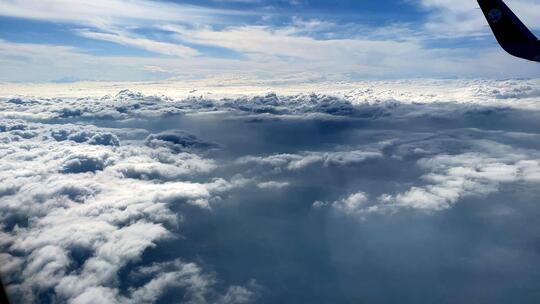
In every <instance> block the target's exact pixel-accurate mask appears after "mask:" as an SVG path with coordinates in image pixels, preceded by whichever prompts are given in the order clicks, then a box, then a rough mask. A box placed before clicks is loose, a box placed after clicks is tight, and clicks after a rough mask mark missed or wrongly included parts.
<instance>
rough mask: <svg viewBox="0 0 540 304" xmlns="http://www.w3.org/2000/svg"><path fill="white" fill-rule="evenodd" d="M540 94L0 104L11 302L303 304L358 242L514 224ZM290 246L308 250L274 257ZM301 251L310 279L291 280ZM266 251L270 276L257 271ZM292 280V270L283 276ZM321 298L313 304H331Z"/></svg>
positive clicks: (527, 89)
mask: <svg viewBox="0 0 540 304" xmlns="http://www.w3.org/2000/svg"><path fill="white" fill-rule="evenodd" d="M537 83H538V80H534V79H532V80H504V81H493V80H444V81H443V80H415V81H375V82H367V81H366V82H361V83H354V84H339V85H335V86H329V87H319V89H318V90H315V91H316V92H317V93H313V94H306V93H298V92H297V91H294V90H292V89H290V88H289V87H285V88H283V90H284V91H283V93H280V92H279V90H277V89H279V88H276V91H277V92H276V93H269V94H258V93H257V94H255V93H254V94H253V95H251V96H242V97H231V96H232V95H228V96H218V95H219V94H217V93H216V94H215V95H213V94H208V95H206V96H200V97H193V96H192V97H189V98H180V97H178V98H177V97H167V96H162V95H160V94H158V93H157V92H156V91H152V92H151V93H146V92H145V93H142V92H138V91H137V90H135V89H133V90H122V91H120V92H119V93H117V94H115V93H116V91H118V89H119V88H124V87H126V86H128V85H126V84H125V83H124V84H122V85H121V86H119V85H118V84H109V86H105V87H104V88H105V89H104V90H112V89H114V91H113V92H114V93H112V94H109V95H107V96H104V97H81V96H79V97H77V96H75V97H32V96H14V97H3V98H0V110H1V111H0V112H1V113H2V114H1V115H2V117H3V118H2V119H0V222H1V223H2V224H1V225H0V251H2V253H1V254H0V273H1V274H2V279H3V280H4V282H6V283H7V285H8V289H9V292H10V295H13V297H15V299H17V300H20V301H22V302H32V301H37V300H41V299H45V301H47V300H49V299H51V301H52V299H54V300H55V301H58V302H72V303H92V301H95V300H96V299H99V300H100V301H105V302H110V303H135V302H148V303H151V302H156V301H158V302H159V301H167V300H168V299H171V298H173V297H176V298H181V299H182V300H183V301H185V302H188V303H249V302H257V301H258V300H259V299H260V300H261V301H265V300H268V301H272V300H274V299H278V300H279V299H282V298H279V297H280V296H281V295H283V297H287V296H290V295H291V294H292V292H291V291H290V289H291V288H290V287H291V286H292V287H295V289H294V293H297V292H298V293H301V294H304V293H305V294H309V295H310V296H312V293H311V292H309V291H308V292H306V289H301V288H296V287H298V286H300V285H302V286H306V285H308V286H309V290H314V289H313V288H312V287H320V288H322V287H321V286H322V285H319V284H321V283H320V282H324V284H323V285H325V286H326V285H327V282H328V276H327V273H325V272H324V271H323V272H319V271H320V269H323V268H325V267H326V266H328V265H330V266H328V267H333V266H332V265H334V266H335V264H332V263H334V261H335V259H333V258H334V257H338V258H339V257H340V256H339V255H335V252H331V253H329V255H326V254H327V253H326V251H325V250H330V251H332V250H334V249H335V248H334V247H332V246H343V247H347V252H348V254H350V255H351V256H354V257H355V258H354V259H353V260H355V261H356V260H359V259H357V257H358V255H357V254H358V253H359V252H360V251H358V249H357V248H356V247H354V246H349V245H350V244H349V242H343V235H344V234H347V233H350V235H351V238H350V240H352V239H354V241H353V242H351V243H354V242H361V244H359V243H357V244H356V245H361V246H357V247H362V250H364V249H365V248H366V247H365V246H364V245H365V244H364V243H363V240H361V239H362V238H356V236H357V235H355V234H354V231H358V230H362V233H363V234H364V231H373V230H369V229H375V230H377V231H380V228H381V227H383V226H384V229H382V230H384V234H385V235H389V234H392V233H387V232H388V231H390V232H396V231H397V232H399V233H401V232H402V230H405V232H406V233H409V232H411V231H413V232H414V231H415V229H416V228H419V227H420V228H422V229H420V230H422V231H425V230H424V229H425V227H423V226H422V225H421V226H415V227H412V228H411V227H410V226H408V225H410V223H411V221H409V219H411V218H409V217H407V216H409V215H411V214H413V215H414V216H418V215H421V216H419V217H422V218H423V219H424V218H430V219H431V220H434V221H436V220H437V219H439V218H444V219H445V220H446V219H448V217H445V216H451V217H452V218H454V219H455V218H458V216H455V215H456V213H455V212H459V209H461V208H455V207H456V206H457V205H458V204H462V205H463V207H465V206H466V205H468V207H470V208H473V209H474V208H476V209H478V210H479V211H478V213H482V216H486V217H490V216H492V214H497V216H510V215H508V214H514V213H517V211H514V209H513V208H514V206H511V205H504V206H503V207H504V208H503V207H501V206H500V205H502V204H503V203H501V202H503V201H504V204H506V202H507V201H509V199H508V197H510V198H517V199H518V200H521V201H520V202H521V203H523V202H524V201H525V202H528V201H530V199H529V198H532V197H536V192H535V189H536V188H535V185H536V184H537V183H538V182H539V181H540V161H539V160H540V155H539V154H538V148H539V145H538V144H537V143H538V142H539V139H540V135H539V134H537V133H538V132H537V121H538V109H539V108H538V104H537V98H538V92H537V90H536V89H535V88H536V87H537ZM92 85H96V84H92ZM161 85H163V86H161ZM175 85H176V84H175V83H167V84H160V83H158V84H156V83H154V84H152V85H150V86H152V87H154V86H156V87H159V88H160V89H159V90H162V89H163V88H165V89H163V91H165V90H166V89H167V88H169V89H170V88H171V86H175ZM64 88H65V87H64ZM111 88H112V89H111ZM303 88H304V87H301V89H302V90H303ZM317 88H318V85H317V86H316V87H315V89H317ZM190 89H191V88H190ZM241 89H242V90H243V89H244V88H241ZM249 89H254V90H258V89H260V88H249ZM246 90H247V89H246ZM264 90H265V91H267V90H268V88H265V89H264ZM289 90H290V91H289ZM298 90H300V89H298ZM141 91H143V92H144V86H143V89H142V90H141ZM306 91H308V92H309V90H306ZM98 92H100V93H101V92H102V91H100V90H98ZM171 92H174V91H172V90H171ZM70 94H72V93H70ZM77 94H80V93H77ZM92 94H97V93H95V92H92ZM233 95H234V94H233ZM134 127H136V128H138V129H134ZM141 128H145V129H141ZM176 128H182V130H179V129H176ZM293 131H294V132H293ZM195 134H197V135H195ZM199 134H206V136H208V137H205V136H202V135H199ZM291 136H294V137H291ZM298 138H301V140H298ZM214 140H215V141H218V142H214ZM246 142H248V143H249V145H246V144H245V143H246ZM216 148H218V149H216ZM487 198H489V199H487ZM267 202H270V203H268V204H267ZM313 202H315V203H313ZM464 202H468V203H469V202H470V204H463V203H464ZM516 204H518V203H516ZM469 205H470V206H469ZM460 207H461V206H460ZM516 208H518V206H516ZM523 208H524V207H523ZM476 209H475V210H476ZM523 210H525V209H523ZM523 210H521V211H523ZM328 211H329V212H328ZM469 211H470V210H468V211H467V212H469ZM521 211H520V212H521ZM314 212H317V213H322V214H324V213H325V212H328V214H329V215H332V216H313V213H314ZM471 212H472V211H471ZM475 212H476V211H475ZM513 212H514V213H513ZM523 212H524V211H523ZM433 213H437V214H438V216H436V217H430V215H432V214H433ZM472 213H474V212H472ZM524 213H525V212H524ZM457 214H458V215H459V213H457ZM501 214H503V215H501ZM336 215H337V216H340V215H346V216H350V217H352V218H353V219H356V218H360V219H365V221H356V220H352V221H344V220H343V218H339V219H340V220H339V221H335V218H334V217H333V216H336ZM390 215H392V216H393V217H390ZM261 216H263V217H264V220H261ZM520 216H521V215H520ZM396 218H398V219H399V220H401V219H404V220H406V222H407V225H404V226H395V225H398V224H395V222H399V220H397V221H395V219H396ZM371 219H373V221H371ZM516 219H518V220H521V218H520V217H517V215H516V217H512V218H511V220H509V218H506V220H508V222H507V224H508V223H510V224H511V223H513V222H512V221H513V220H516ZM285 221H286V222H287V225H285V226H284V229H286V230H285V233H283V231H282V230H278V231H277V232H276V224H277V225H279V226H280V227H283V225H282V223H283V222H285ZM231 222H240V223H241V225H236V226H235V225H232V226H231V225H228V223H231ZM366 222H369V224H366ZM374 222H377V223H376V224H375V226H369V225H372V224H373V223H374ZM389 222H392V224H391V225H390V226H385V225H388V223H389ZM502 222H505V221H502ZM223 224H225V225H228V226H227V229H224V228H223V226H221V225H223ZM405 226H406V227H405ZM432 226H433V225H432V224H431V223H430V225H429V227H432ZM435 226H437V227H439V226H438V225H435ZM246 227H247V228H251V227H255V228H257V229H246ZM336 227H337V228H336ZM374 227H375V228H374ZM396 227H398V228H400V229H397V228H396ZM460 227H462V226H460ZM259 228H260V229H259ZM289 229H290V230H289ZM317 229H320V230H317ZM365 229H368V230H365ZM430 229H431V228H430ZM289 231H291V233H289ZM301 231H310V232H309V233H310V236H314V239H316V242H314V243H309V242H310V240H309V239H310V238H302V240H303V242H304V241H305V242H307V243H306V244H307V245H308V246H307V247H305V246H306V245H305V244H304V243H303V242H298V246H296V245H295V246H282V245H283V244H290V243H291V240H297V239H298V237H299V236H298V234H297V232H301ZM313 231H315V232H316V231H319V232H321V233H328V234H327V236H328V239H327V240H328V243H329V244H330V245H327V243H326V242H320V235H318V234H316V233H315V232H313ZM344 231H346V232H347V233H343V232H344ZM312 232H313V233H312ZM437 232H438V231H437ZM335 234H337V235H339V237H334V236H333V235H335ZM413 234H414V233H413ZM325 235H326V234H325ZM415 235H416V234H415ZM422 235H424V234H422ZM433 235H439V234H436V233H433ZM269 236H270V237H271V238H273V237H276V238H279V239H277V241H273V240H272V241H269ZM364 236H365V238H367V241H371V240H373V239H375V238H374V237H373V236H372V234H370V233H365V234H364ZM370 237H373V238H372V239H369V238H370ZM415 237H416V236H415ZM216 238H217V239H219V241H216ZM246 240H247V241H246ZM381 240H382V241H384V238H381V239H377V241H381ZM386 240H388V239H386ZM390 240H393V239H390ZM252 242H253V243H252ZM336 242H337V243H339V244H338V245H335V243H336ZM368 243H369V242H368ZM407 243H409V242H407ZM223 244H227V246H226V247H227V248H228V249H227V250H233V251H232V253H231V251H229V252H223V251H222V249H223ZM237 244H241V245H238V246H237ZM252 244H254V245H252ZM321 244H322V245H321ZM394 245H395V244H392V246H394ZM498 245H499V244H497V246H498ZM312 246H314V247H312ZM317 246H319V247H317ZM326 246H330V247H326ZM201 248H204V250H203V249H201ZM350 248H353V249H355V250H350ZM392 248H395V247H392ZM313 249H317V250H316V252H318V254H320V255H318V256H316V259H314V260H313V263H312V262H309V261H308V262H306V263H305V264H304V263H303V262H302V263H298V261H297V260H296V258H295V257H298V256H303V254H304V253H305V252H306V250H312V251H310V252H315V251H313ZM319 249H320V250H319ZM386 249H388V248H385V250H384V252H388V250H386ZM424 249H425V248H422V250H424ZM452 249H453V250H458V249H459V248H452ZM274 250H275V251H278V252H280V253H281V252H282V254H279V255H278V256H279V257H280V258H279V259H276V260H273V259H272V258H270V259H269V258H268V255H267V254H268V252H270V251H274ZM418 250H420V249H418ZM445 250H446V248H445ZM360 253H362V252H360ZM231 254H234V255H235V256H236V257H238V261H241V263H240V262H239V263H240V264H242V265H241V266H237V265H239V264H236V263H233V262H231V260H230V256H231ZM338 254H339V252H338ZM291 256H293V258H292V259H291ZM437 257H439V256H438V255H437ZM259 258H263V259H264V260H265V261H267V263H259V261H260V260H259ZM479 259H480V258H479ZM325 260H329V261H330V262H328V264H324V263H325V262H324V261H325ZM347 261H350V259H347ZM393 262H396V261H393ZM400 262H401V261H400ZM417 262H419V260H415V263H417ZM282 263H285V264H282ZM289 263H294V265H297V267H298V268H297V267H296V266H295V267H293V268H294V269H291V268H290V267H285V268H287V270H279V269H283V268H281V266H283V265H285V266H286V265H289ZM320 263H323V264H324V265H323V266H324V267H323V266H321V267H320V269H319V268H318V267H319V266H316V267H314V266H313V265H320ZM413 264H414V263H413ZM276 265H277V266H278V267H276ZM385 265H386V266H387V265H388V264H385ZM399 265H403V264H399ZM460 265H461V264H460ZM347 266H350V265H347ZM386 266H384V267H386ZM381 267H382V266H381ZM445 267H446V266H445ZM346 268H347V269H352V268H351V267H346ZM268 269H271V271H269V270H268ZM275 269H278V270H279V271H280V272H279V274H280V276H279V277H280V278H279V282H277V281H276V279H275V276H274V274H275V272H274V270H275ZM309 269H311V270H313V271H314V272H310V271H309ZM327 269H334V268H327ZM336 269H337V270H336V271H337V272H338V274H339V275H342V274H347V275H348V273H347V272H346V271H344V270H342V269H341V268H339V269H338V268H336ZM352 270H354V269H352ZM392 271H394V270H392ZM281 274H283V275H281ZM354 275H355V278H362V274H358V273H357V272H355V273H354ZM357 276H358V277H357ZM291 278H292V279H291ZM298 278H307V279H306V280H301V281H302V284H300V285H295V284H298V283H297V282H296V281H300V280H299V279H298ZM321 278H322V279H321ZM252 279H254V280H255V281H253V280H252ZM366 281H369V282H371V281H372V278H371V277H370V278H367V279H366ZM259 282H264V283H263V284H264V286H259ZM355 282H356V280H355ZM284 283H287V284H285V285H283V284H284ZM304 284H305V285H304ZM377 284H378V283H377ZM280 286H287V288H284V289H280ZM355 287H357V286H356V285H355ZM424 287H425V286H422V288H424ZM330 289H331V288H329V289H322V290H321V294H323V293H324V294H326V293H328V294H331V295H332V297H334V296H336V295H335V293H333V291H328V290H330ZM351 290H352V291H351ZM351 290H345V291H344V293H346V296H349V295H350V296H354V295H355V294H357V291H358V289H357V288H352V289H351ZM263 291H264V292H263ZM344 297H345V296H344ZM339 299H343V298H341V297H340V298H339Z"/></svg>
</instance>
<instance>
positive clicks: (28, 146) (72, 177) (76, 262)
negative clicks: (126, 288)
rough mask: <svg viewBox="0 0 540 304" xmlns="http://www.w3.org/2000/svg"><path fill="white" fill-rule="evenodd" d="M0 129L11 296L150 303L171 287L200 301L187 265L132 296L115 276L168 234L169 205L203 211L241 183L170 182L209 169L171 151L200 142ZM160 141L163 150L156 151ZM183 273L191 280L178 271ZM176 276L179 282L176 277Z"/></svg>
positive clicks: (71, 128)
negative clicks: (124, 139)
mask: <svg viewBox="0 0 540 304" xmlns="http://www.w3.org/2000/svg"><path fill="white" fill-rule="evenodd" d="M0 125H1V126H2V129H1V132H0V143H1V144H0V151H2V152H1V153H0V166H1V168H2V174H1V175H0V181H1V184H2V187H1V191H0V193H1V195H0V203H1V204H0V206H1V207H0V217H1V218H2V222H4V223H6V224H7V225H8V226H9V227H4V229H3V231H4V232H3V234H2V235H1V237H0V238H1V243H0V245H1V248H2V252H3V253H2V255H1V260H2V261H3V263H2V268H1V272H2V275H3V277H4V278H6V282H7V283H8V284H9V285H8V289H9V291H10V293H11V294H12V296H13V297H14V299H19V300H21V301H26V302H33V301H36V300H37V299H38V298H39V297H53V294H54V297H55V298H56V299H58V300H59V301H66V302H72V303H90V302H93V301H95V299H96V298H100V299H103V300H107V301H110V302H111V303H123V302H126V303H129V302H137V301H138V297H142V298H143V299H144V300H145V301H146V302H152V301H153V300H156V299H157V297H159V295H160V292H165V289H166V288H168V287H179V288H185V289H186V290H188V293H193V294H194V295H193V302H194V303H202V302H204V301H203V300H204V299H205V297H206V293H210V292H211V291H212V288H211V287H210V286H207V287H205V290H204V292H203V294H202V295H198V293H199V291H197V288H199V287H195V285H194V284H197V282H198V281H199V280H200V281H201V284H206V283H204V282H203V281H204V278H205V275H204V274H203V270H202V269H200V268H198V266H197V265H195V264H186V265H187V266H185V267H184V266H182V265H183V264H179V265H177V266H178V268H179V270H178V271H177V272H170V273H164V274H159V275H157V277H155V278H153V279H151V280H150V281H149V283H148V284H149V285H148V286H146V287H139V288H136V289H134V291H133V296H132V297H133V298H130V297H126V296H123V295H120V292H119V291H118V274H119V272H120V271H121V270H122V269H123V268H124V267H126V265H128V264H130V263H136V262H137V261H139V260H140V258H141V255H142V254H143V252H145V250H147V249H149V248H152V247H155V246H157V244H158V243H159V242H160V241H162V240H165V239H168V238H173V237H174V231H177V229H178V225H179V215H178V214H176V213H175V212H173V211H172V210H171V208H170V205H171V204H182V203H184V204H191V205H193V206H199V207H201V208H204V209H209V208H210V207H209V202H210V201H211V200H213V199H214V198H216V197H218V196H219V195H223V194H224V193H226V192H227V191H230V190H231V189H234V188H235V187H240V186H242V183H241V182H239V181H238V180H235V181H231V182H229V181H227V180H224V179H216V178H212V179H210V180H208V181H207V182H200V183H197V182H191V181H180V180H178V178H181V177H188V176H193V175H197V174H200V173H207V172H210V171H212V170H214V169H215V167H216V166H215V164H214V162H213V161H212V160H208V159H205V158H203V157H201V156H199V155H196V154H191V153H187V152H180V150H182V149H180V148H178V149H176V148H175V147H176V146H181V147H182V148H186V147H189V148H192V147H193V146H196V147H198V148H201V149H202V148H204V147H208V146H210V145H206V144H204V142H203V141H198V140H196V139H195V137H193V136H189V135H186V134H185V133H181V132H179V131H175V132H172V133H170V134H168V135H163V134H157V135H155V136H152V135H150V136H149V138H150V140H147V141H146V143H148V142H150V143H152V144H148V145H145V144H144V141H139V142H138V143H137V142H133V141H132V142H130V143H129V144H125V145H124V144H122V143H121V142H120V140H119V139H118V137H116V136H115V135H114V134H112V133H110V132H108V131H107V129H100V128H99V127H92V126H79V125H69V124H68V125H46V124H38V123H29V122H25V121H22V120H3V121H1V123H0ZM22 131H24V132H27V133H28V134H30V133H31V134H32V136H27V135H25V134H26V133H25V134H22V133H21V132H22ZM171 134H173V135H172V136H173V137H174V138H172V139H171V138H169V137H167V136H169V135H171ZM176 135H178V136H176ZM180 135H182V136H180ZM160 140H161V141H163V142H165V143H168V144H166V145H165V147H162V146H163V145H162V144H157V143H156V141H160ZM168 140H169V141H168ZM169 144H170V145H169ZM203 150H204V149H203ZM175 178H176V180H174V179H175ZM182 267H183V268H182ZM190 267H191V268H194V270H193V271H192V272H193V273H191V272H190V271H188V272H187V273H185V274H184V272H186V271H187V270H186V269H188V268H190ZM184 277H185V280H186V282H185V283H180V282H179V281H178V280H176V279H177V278H184ZM213 280H214V281H215V279H213ZM212 282H213V281H212ZM208 284H210V282H209V283H208ZM159 286H161V287H159ZM154 287H155V288H158V287H159V288H161V289H159V290H161V291H159V290H158V289H154ZM145 288H146V289H145ZM152 290H153V291H152ZM151 292H156V294H154V295H151V294H150V293H151ZM201 292H202V291H201ZM225 293H226V292H225V291H224V294H225Z"/></svg>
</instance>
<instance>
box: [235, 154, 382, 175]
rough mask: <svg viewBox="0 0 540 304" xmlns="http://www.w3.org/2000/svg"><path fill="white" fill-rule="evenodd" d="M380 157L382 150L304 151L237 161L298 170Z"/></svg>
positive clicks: (353, 162) (246, 157) (340, 164)
mask: <svg viewBox="0 0 540 304" xmlns="http://www.w3.org/2000/svg"><path fill="white" fill-rule="evenodd" d="M380 157H382V154H381V153H380V152H370V151H361V150H353V151H343V152H341V151H336V152H304V153H302V154H276V155H270V156H263V157H260V156H245V157H242V158H240V159H238V160H237V163H238V164H259V165H267V166H271V167H273V168H275V169H281V168H283V169H287V170H290V171H296V170H302V169H305V168H307V167H309V166H312V165H315V164H320V165H322V166H346V165H352V164H360V163H363V162H365V161H368V160H371V159H375V158H380Z"/></svg>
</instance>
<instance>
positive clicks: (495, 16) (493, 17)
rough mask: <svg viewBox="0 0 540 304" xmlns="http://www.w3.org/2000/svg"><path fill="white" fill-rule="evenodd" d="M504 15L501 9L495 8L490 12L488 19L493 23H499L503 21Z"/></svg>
mask: <svg viewBox="0 0 540 304" xmlns="http://www.w3.org/2000/svg"><path fill="white" fill-rule="evenodd" d="M502 17H503V13H502V12H501V10H500V9H498V8H494V9H492V10H490V11H489V12H488V18H489V21H490V22H491V23H497V22H499V21H501V19H502Z"/></svg>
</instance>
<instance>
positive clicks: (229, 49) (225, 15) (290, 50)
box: [0, 0, 540, 82]
mask: <svg viewBox="0 0 540 304" xmlns="http://www.w3.org/2000/svg"><path fill="white" fill-rule="evenodd" d="M507 2H508V4H509V5H510V6H511V7H512V8H514V10H515V11H516V13H518V15H520V16H521V17H522V18H523V20H524V21H525V22H526V23H527V24H528V25H529V26H530V27H531V28H533V30H534V31H537V29H540V22H539V21H538V20H540V18H539V17H540V1H539V0H508V1H507ZM476 6H477V4H476V1H473V0H459V1H449V0H389V1H345V0H342V1H322V0H288V1H286V0H280V1H266V0H207V1H150V0H131V1H119V0H95V1H76V2H73V1H67V0H45V1H38V0H0V15H1V16H0V64H2V66H3V69H2V72H0V81H8V82H11V81H14V82H48V81H65V80H104V81H109V80H115V81H121V80H129V81H135V80H161V79H180V80H181V79H209V80H216V79H238V80H242V79H245V80H249V81H254V80H260V81H264V80H269V79H271V80H276V79H289V80H290V81H298V82H305V81H325V80H326V81H337V80H358V79H390V78H392V79H393V78H418V77H422V78H423V77H436V78H441V77H443V78H446V77H485V78H506V77H537V76H540V72H539V70H540V69H539V68H538V66H537V65H536V64H533V63H529V62H525V61H522V60H519V59H515V58H512V57H510V56H508V55H506V54H505V53H504V52H503V51H502V50H500V49H499V48H498V47H497V45H495V41H494V39H493V37H492V36H491V34H490V32H489V29H488V28H487V26H486V24H485V22H484V20H483V19H482V15H481V13H480V11H479V10H478V9H477V7H476ZM494 63H496V64H494Z"/></svg>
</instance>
